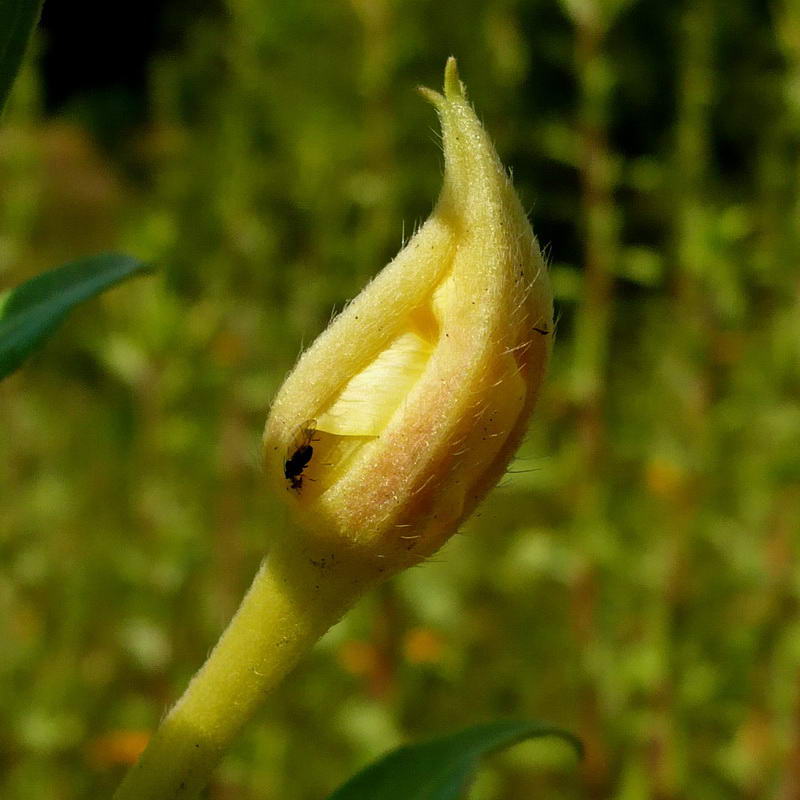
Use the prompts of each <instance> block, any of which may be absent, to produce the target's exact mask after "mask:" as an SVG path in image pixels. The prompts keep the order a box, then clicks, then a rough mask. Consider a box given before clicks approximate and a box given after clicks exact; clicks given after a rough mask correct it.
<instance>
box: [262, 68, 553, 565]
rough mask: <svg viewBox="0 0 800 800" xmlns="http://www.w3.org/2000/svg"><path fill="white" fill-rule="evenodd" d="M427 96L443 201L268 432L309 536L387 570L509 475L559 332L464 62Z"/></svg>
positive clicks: (268, 459) (285, 491) (290, 382)
mask: <svg viewBox="0 0 800 800" xmlns="http://www.w3.org/2000/svg"><path fill="white" fill-rule="evenodd" d="M420 91H421V92H422V94H423V95H424V96H425V97H426V98H427V99H428V100H430V101H431V102H432V103H433V105H434V106H435V107H436V110H437V112H438V114H439V118H440V121H441V126H442V134H443V143H444V159H445V171H444V184H443V188H442V191H441V194H440V196H439V200H438V202H437V204H436V207H435V209H434V211H433V213H432V214H431V216H430V217H429V219H428V220H427V221H426V222H425V224H424V225H423V226H422V227H421V228H420V229H419V230H418V231H417V232H416V234H415V235H414V236H413V237H412V238H411V239H410V240H409V241H408V243H407V244H406V245H405V247H403V249H402V250H401V251H400V253H399V254H398V255H397V256H396V257H395V258H394V260H393V261H392V262H391V263H390V264H389V265H388V266H386V267H385V268H384V269H383V271H382V272H381V273H380V274H379V275H378V276H377V277H376V278H375V279H374V280H373V281H372V282H371V283H370V284H369V285H368V286H367V287H366V288H365V289H364V290H363V291H362V292H361V294H359V295H358V297H356V299H355V300H353V301H352V302H351V303H350V304H349V305H348V306H347V307H346V308H345V310H344V311H343V312H342V313H341V314H340V315H339V316H338V317H336V318H335V319H334V320H333V322H332V323H331V324H330V326H329V327H328V329H327V330H326V331H324V332H323V333H322V334H321V335H320V336H319V337H318V338H317V340H316V341H315V342H314V343H313V345H312V346H311V347H310V348H309V349H308V350H307V351H306V352H305V353H304V354H303V355H302V357H301V358H300V360H299V362H298V363H297V366H296V367H295V369H294V371H293V372H292V373H291V375H290V376H289V377H288V378H287V380H286V382H285V383H284V385H283V387H282V388H281V389H280V391H279V392H278V395H277V397H276V398H275V401H274V403H273V406H272V410H271V412H270V415H269V418H268V420H267V424H266V429H265V431H264V439H263V447H264V457H265V464H266V471H267V475H268V479H269V481H270V482H271V483H272V484H274V485H275V486H276V487H277V489H278V490H279V491H280V493H281V494H282V495H283V496H284V497H285V498H286V500H287V501H288V503H289V504H290V506H291V507H292V509H293V510H294V512H295V516H296V517H297V519H298V521H299V522H300V525H301V527H302V528H303V529H304V530H305V532H306V535H307V536H309V537H311V539H312V541H315V542H317V543H318V544H319V545H320V547H327V548H329V549H331V548H340V549H341V550H342V551H344V552H348V553H350V554H358V556H359V557H362V558H367V559H370V560H374V562H375V564H376V566H377V567H378V568H379V569H380V570H381V571H382V572H384V571H385V572H388V573H391V572H395V571H397V570H399V569H401V568H403V567H405V566H408V565H409V564H412V563H415V562H417V561H419V560H420V559H422V558H424V557H425V556H428V555H430V554H431V553H433V552H434V551H435V550H436V549H437V548H438V547H439V546H440V545H441V544H442V543H443V542H444V541H445V540H446V539H447V538H448V537H449V536H450V535H451V534H452V533H453V532H454V531H455V530H456V529H457V527H458V525H459V524H460V523H461V521H462V520H464V519H465V518H466V516H467V515H468V514H469V513H470V512H471V511H472V510H473V509H474V508H475V506H476V504H477V503H478V502H479V501H480V500H481V499H482V498H483V497H484V495H485V494H486V492H487V491H488V490H489V489H490V488H491V487H492V486H493V485H494V484H495V483H496V482H497V481H498V480H499V478H500V477H501V476H502V475H503V473H504V471H505V469H506V467H507V465H508V462H509V461H510V459H511V458H512V456H513V454H514V452H515V450H516V448H517V447H518V445H519V442H520V440H521V438H522V436H523V434H524V431H525V428H526V425H527V422H528V418H529V416H530V413H531V411H532V409H533V406H534V403H535V401H536V396H537V393H538V390H539V386H540V384H541V382H542V378H543V375H544V372H545V367H546V365H547V360H548V356H549V353H550V345H551V340H552V330H553V327H552V300H551V293H550V289H549V285H548V279H547V273H546V269H545V265H544V262H543V259H542V255H541V252H540V250H539V247H538V244H537V242H536V239H535V237H534V235H533V232H532V230H531V228H530V225H529V223H528V220H527V218H526V216H525V213H524V211H523V208H522V206H521V204H520V201H519V199H518V198H517V196H516V194H515V192H514V189H513V187H512V185H511V182H510V180H509V178H508V175H507V174H506V172H505V170H504V169H503V166H502V165H501V163H500V161H499V159H498V157H497V154H496V153H495V151H494V148H493V146H492V144H491V141H490V140H489V137H488V136H487V135H486V133H485V131H484V130H483V128H482V127H481V124H480V123H479V122H478V119H477V117H476V116H475V112H474V111H473V109H472V107H471V105H470V104H469V103H468V102H467V100H466V98H465V93H464V87H463V85H462V84H461V82H460V80H459V77H458V71H457V67H456V62H455V59H453V58H451V59H449V60H448V62H447V66H446V69H445V82H444V94H443V95H442V94H439V93H438V92H434V91H432V90H430V89H421V90H420ZM331 552H332V553H334V552H336V551H335V550H333V549H331Z"/></svg>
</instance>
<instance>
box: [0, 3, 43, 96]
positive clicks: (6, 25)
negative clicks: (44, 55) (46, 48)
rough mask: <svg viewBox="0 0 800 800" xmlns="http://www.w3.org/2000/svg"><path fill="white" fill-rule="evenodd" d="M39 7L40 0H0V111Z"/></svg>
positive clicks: (15, 74)
mask: <svg viewBox="0 0 800 800" xmlns="http://www.w3.org/2000/svg"><path fill="white" fill-rule="evenodd" d="M41 11H42V0H0V111H2V110H3V106H4V105H5V104H6V99H7V98H8V93H9V92H10V91H11V86H12V84H13V83H14V78H16V76H17V72H18V71H19V65H20V64H21V63H22V57H23V56H24V55H25V50H27V48H28V42H29V41H30V38H31V34H32V33H33V29H34V28H35V27H36V23H37V22H38V21H39V14H40V13H41Z"/></svg>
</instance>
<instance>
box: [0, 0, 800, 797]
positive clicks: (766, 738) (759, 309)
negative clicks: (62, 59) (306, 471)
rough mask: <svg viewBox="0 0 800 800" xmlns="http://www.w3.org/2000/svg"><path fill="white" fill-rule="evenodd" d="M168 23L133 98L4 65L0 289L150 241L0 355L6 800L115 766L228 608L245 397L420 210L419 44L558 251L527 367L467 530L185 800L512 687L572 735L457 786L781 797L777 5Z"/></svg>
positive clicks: (703, 3)
mask: <svg viewBox="0 0 800 800" xmlns="http://www.w3.org/2000/svg"><path fill="white" fill-rule="evenodd" d="M183 27H184V35H183V37H182V39H181V42H180V44H179V45H178V47H177V49H176V50H174V51H171V52H169V53H163V54H161V55H159V56H157V57H155V58H154V59H153V61H152V64H151V69H150V81H149V86H150V94H149V97H150V102H149V105H148V109H147V115H146V117H147V118H146V120H145V121H143V122H142V121H137V122H136V123H133V122H131V123H130V124H126V123H125V121H124V116H123V118H122V119H123V121H122V123H120V122H119V119H117V118H114V119H107V118H106V117H104V116H103V108H104V107H103V106H102V105H101V104H100V103H99V101H98V103H97V104H96V105H95V106H92V98H91V97H89V98H88V99H87V100H86V102H85V103H84V104H83V105H82V106H76V107H74V108H72V109H66V110H65V111H64V112H63V113H61V114H59V115H58V116H55V117H53V116H46V115H45V114H44V113H43V112H42V110H41V99H40V89H39V86H40V84H39V80H38V78H37V70H36V67H35V64H32V65H30V66H29V67H28V69H27V72H25V73H24V74H23V76H22V78H21V80H20V82H19V83H18V85H17V87H16V89H15V95H14V97H13V98H12V104H11V107H10V109H9V111H8V112H7V114H6V115H5V118H4V120H3V125H2V127H0V281H1V282H2V286H0V288H2V287H5V286H7V285H11V284H14V283H18V282H20V281H21V280H23V279H25V278H27V277H30V276H31V275H33V274H35V273H36V272H38V271H40V270H41V269H44V268H46V267H49V266H52V265H53V264H56V263H61V262H63V261H66V260H70V259H74V258H77V257H79V256H81V255H85V254H89V253H92V252H96V251H98V250H101V249H103V250H105V249H120V250H125V251H129V252H132V253H133V254H135V255H136V256H139V257H142V258H144V259H147V260H151V261H153V262H154V263H156V264H157V265H159V266H160V274H159V275H158V276H156V277H155V278H146V279H140V280H138V281H136V282H133V283H131V284H129V285H126V286H124V287H122V288H119V289H115V290H114V291H113V292H111V293H110V294H108V295H107V296H105V297H103V298H101V299H100V300H95V301H92V303H91V304H90V305H88V306H86V307H84V308H83V309H81V310H79V311H78V312H77V313H75V314H74V315H73V317H72V318H71V319H70V321H69V322H68V323H67V324H66V326H65V327H64V328H63V329H62V331H61V334H60V335H59V336H57V337H56V338H55V339H54V340H52V341H51V342H50V343H49V344H48V345H47V347H46V349H45V350H44V351H43V352H42V353H40V354H39V355H37V356H35V357H34V358H32V359H31V360H30V361H29V362H28V363H27V364H26V366H25V367H24V368H23V369H22V370H21V371H20V372H19V373H17V374H16V375H14V376H12V377H11V378H9V379H8V380H6V381H5V382H4V383H3V384H2V385H0V559H1V560H0V564H2V566H1V567H0V643H2V644H0V795H2V797H3V798H5V800H18V799H20V800H21V798H26V800H27V798H33V797H47V798H54V799H58V800H62V799H63V800H72V798H90V797H91V798H95V797H104V796H108V795H109V793H110V792H111V789H112V787H113V786H114V785H115V784H116V783H117V781H118V780H119V778H120V775H121V774H122V771H123V770H124V767H125V765H126V764H127V763H128V762H129V761H130V759H131V758H133V757H134V754H135V751H136V749H137V747H138V746H139V745H140V744H141V740H142V737H143V735H144V734H145V732H146V731H148V730H151V729H152V728H153V726H155V725H156V723H157V722H158V720H159V718H160V716H161V714H162V712H163V710H164V708H165V706H166V705H167V704H169V703H170V702H171V701H173V700H174V699H175V698H176V697H177V696H178V695H179V693H180V692H181V690H182V688H183V687H184V686H185V684H186V681H187V680H188V678H189V676H190V675H191V674H192V672H193V671H194V670H195V669H196V668H197V666H198V665H199V664H200V663H201V662H202V660H203V658H204V656H205V654H206V652H207V650H208V649H209V647H210V646H211V645H212V643H213V642H214V641H215V639H216V637H217V635H218V633H219V632H220V630H221V629H222V627H223V626H224V624H225V623H226V621H227V619H228V618H229V616H230V615H231V613H232V612H233V610H234V609H235V607H236V605H237V603H238V600H239V598H240V596H241V595H242V593H243V591H244V589H245V588H246V586H247V584H248V583H249V581H250V579H251V577H252V575H253V573H254V571H255V569H256V566H257V564H258V561H259V559H260V558H261V557H262V555H263V554H264V552H265V550H266V548H267V546H268V542H269V540H270V536H271V532H272V531H274V530H275V528H276V527H277V526H279V525H283V524H285V522H284V518H283V516H282V512H281V511H280V509H279V507H278V505H277V504H276V503H275V502H274V501H273V499H272V498H270V497H269V496H268V494H267V493H266V492H265V491H264V489H263V487H262V478H261V475H260V473H259V467H258V438H259V432H260V428H261V426H262V424H263V420H264V418H265V413H266V409H267V406H268V403H269V400H270V397H271V396H272V394H273V393H274V391H275V390H276V388H277V386H278V385H279V384H280V382H281V380H282V378H283V376H284V374H285V373H286V371H287V370H288V369H289V368H290V367H291V365H292V363H293V361H294V359H295V357H296V355H297V353H298V351H299V349H300V347H301V342H306V343H308V342H309V341H310V340H311V339H312V338H313V337H314V336H315V335H316V334H317V333H318V332H319V331H320V330H321V329H322V328H323V327H324V326H325V323H326V321H327V319H328V318H329V315H330V313H331V309H332V308H333V307H341V305H342V304H343V303H344V302H345V300H346V299H347V298H349V297H352V296H353V295H354V294H355V293H357V291H358V290H359V288H360V287H361V286H362V285H363V284H364V283H365V282H366V281H367V280H368V279H369V277H370V276H372V275H373V274H374V273H375V272H376V271H377V270H378V269H379V268H380V267H381V266H383V265H384V264H385V263H386V261H387V260H388V259H389V258H390V257H391V255H392V254H393V253H394V252H395V251H396V250H397V249H398V248H399V246H400V243H401V237H402V236H403V234H404V232H405V235H408V233H409V232H410V231H411V230H412V228H413V226H414V225H415V224H416V223H418V222H419V221H421V220H422V219H424V218H425V216H426V215H427V213H428V211H429V209H430V208H431V206H432V204H433V201H434V199H435V196H436V193H437V191H438V185H439V181H440V174H441V163H440V162H441V157H440V153H439V152H438V151H437V144H436V136H435V134H434V133H432V132H431V131H432V130H435V120H434V115H433V113H432V111H431V109H430V108H428V107H427V106H426V104H425V103H424V102H422V101H421V100H420V99H419V98H418V97H417V96H416V95H415V93H414V92H413V91H412V89H413V87H414V86H415V85H416V84H418V83H425V84H428V85H433V86H438V85H439V84H440V81H441V71H442V68H443V66H444V61H445V58H446V56H447V55H449V54H451V53H452V54H455V55H456V56H457V57H458V58H459V63H460V67H461V72H462V76H463V77H464V80H465V81H466V83H467V85H468V87H469V89H470V92H471V96H472V98H473V100H474V102H475V104H476V106H477V108H478V110H479V113H480V115H481V117H482V119H483V120H484V121H485V124H486V127H487V128H488V130H489V131H490V132H491V134H492V135H493V137H494V139H495V141H496V144H497V147H498V151H499V152H500V154H501V157H502V158H503V160H504V161H505V163H507V164H508V165H510V166H511V167H512V168H513V170H514V175H515V182H516V184H517V186H518V189H519V191H520V193H521V195H522V197H523V200H524V202H525V203H526V204H527V205H528V206H529V207H530V209H531V216H532V220H533V224H534V228H535V230H536V231H537V233H538V235H539V237H540V240H541V241H542V243H543V244H544V245H545V246H546V247H547V250H548V253H549V256H550V260H551V263H552V275H553V281H554V285H555V290H556V295H557V304H558V311H559V315H560V322H559V328H558V336H557V339H556V345H555V352H554V358H553V365H552V373H551V376H550V380H549V383H548V386H547V390H546V392H545V395H544V396H543V398H542V401H541V403H540V406H539V409H538V411H537V414H536V418H535V421H534V425H533V427H532V430H531V434H530V437H529V439H528V441H527V442H526V444H525V446H524V448H523V451H522V453H521V454H520V458H519V459H518V460H517V462H516V463H515V465H514V467H513V471H512V473H511V474H509V476H508V478H507V480H505V481H504V485H503V486H502V488H500V489H498V490H497V491H496V492H495V493H494V494H493V495H492V497H491V498H490V500H489V501H488V502H487V503H486V504H485V506H484V507H483V508H482V509H481V511H480V512H479V514H478V515H476V518H475V519H473V520H472V521H471V522H470V523H469V524H468V525H467V526H466V528H465V530H464V535H463V536H459V537H456V539H455V540H454V541H452V542H451V543H450V544H448V546H447V547H446V548H445V549H444V550H443V551H442V553H441V554H440V555H439V556H438V557H437V558H436V559H434V560H433V561H432V562H431V563H428V564H426V565H424V566H422V567H421V568H419V569H415V570H413V571H411V572H410V573H409V574H406V575H403V576H401V577H400V578H398V579H396V580H394V581H393V582H392V583H391V584H390V585H388V586H386V587H385V588H384V589H383V590H381V591H380V592H378V593H376V594H374V595H372V596H370V597H369V598H367V599H366V600H365V601H364V602H363V603H362V604H361V605H360V606H359V607H358V608H357V609H356V610H355V612H354V613H352V614H351V615H350V616H349V617H348V618H347V619H346V620H345V621H344V622H343V623H342V624H341V625H340V626H339V627H337V628H336V629H335V630H334V631H333V632H332V633H331V634H330V635H329V636H328V637H327V638H326V639H325V640H324V642H323V643H322V645H321V646H320V647H319V648H318V649H317V650H316V651H315V653H314V655H313V656H312V657H311V658H309V659H308V660H307V661H306V662H305V663H304V664H303V665H302V666H301V667H300V668H299V669H298V670H297V671H296V672H295V673H294V674H293V676H292V677H291V678H290V679H289V681H288V682H287V683H286V684H285V685H284V686H283V687H282V688H281V689H280V691H278V692H277V693H276V694H275V695H274V696H273V697H272V698H271V699H270V701H269V703H268V704H267V706H266V708H265V710H264V712H263V713H262V714H261V715H260V716H259V718H258V719H257V720H256V722H255V723H254V724H253V725H251V726H250V728H249V729H248V731H247V733H246V735H245V736H243V738H242V739H241V741H240V742H239V744H238V746H237V747H236V749H235V750H234V751H233V752H232V753H231V754H230V755H229V757H227V758H226V760H225V762H224V763H223V765H222V766H221V768H220V770H219V772H218V775H217V778H216V782H215V784H214V785H213V786H212V787H211V788H210V790H209V797H211V798H214V800H222V799H223V798H237V799H239V800H257V799H259V800H260V799H261V798H281V800H315V798H322V797H324V796H325V795H326V794H327V793H328V792H330V791H331V790H332V789H333V788H334V787H335V786H336V785H337V784H338V783H340V782H341V781H342V780H343V779H344V778H345V777H347V776H348V775H349V774H350V773H351V772H352V771H354V770H355V769H356V768H357V767H359V766H361V765H363V764H364V763H365V762H366V761H367V760H368V759H369V758H371V757H373V756H375V755H377V754H379V753H381V752H383V751H384V750H385V749H387V748H389V747H391V746H393V745H395V744H398V743H400V742H401V741H405V740H407V739H408V738H410V737H416V736H420V735H429V734H432V733H434V732H437V731H440V730H443V729H448V728H454V727H457V726H459V725H461V724H470V723H472V722H476V721H479V720H482V719H490V718H495V717H497V716H503V715H512V716H515V717H533V718H538V719H546V720H548V721H550V722H552V723H556V724H560V725H562V726H564V727H566V728H568V729H571V730H574V731H575V732H576V733H578V734H579V735H580V736H581V737H582V738H583V740H584V742H585V744H586V747H587V757H586V760H585V763H584V764H583V765H582V766H581V767H580V768H579V769H577V770H576V768H575V765H574V763H573V759H572V757H571V756H570V754H569V752H568V750H567V749H566V748H565V747H563V746H558V745H549V746H546V745H542V744H531V745H523V746H520V747H519V748H517V749H515V750H513V751H511V752H510V753H509V754H506V755H503V756H499V757H497V758H495V759H494V760H493V761H492V763H491V764H490V766H489V767H488V769H487V770H486V771H485V772H484V774H483V775H482V777H481V779H480V781H479V783H478V785H477V787H476V788H475V790H474V792H473V794H472V795H471V796H472V797H474V798H476V799H478V800H517V799H518V798H528V797H548V798H549V797H559V798H598V800H599V799H600V798H619V800H638V798H658V800H669V799H671V798H709V800H717V799H720V800H721V799H722V798H775V800H788V798H793V797H796V796H797V794H798V792H800V617H798V610H799V604H798V600H799V599H800V573H799V572H798V568H797V565H796V562H797V557H798V549H799V548H800V541H798V531H800V448H799V447H798V442H800V403H798V400H799V399H800V271H798V256H799V255H800V227H799V226H798V223H799V222H800V193H799V192H798V185H799V184H798V179H799V178H800V89H798V87H800V2H798V0H774V2H772V3H762V2H757V1H756V0H732V1H731V2H722V0H694V1H693V2H689V0H686V1H685V2H682V3H667V2H645V0H562V2H560V3H559V2H557V0H492V1H491V2H478V0H465V1H464V2H459V3H456V2H449V1H445V0H439V1H438V2H432V1H431V0H405V2H400V0H349V1H348V0H331V2H327V3H312V2H310V1H309V0H300V1H299V2H296V3H282V2H279V0H220V3H219V5H218V6H216V7H214V8H211V7H209V8H208V9H207V10H206V12H205V13H203V14H199V13H197V12H196V11H192V12H191V13H188V12H186V19H185V21H184V24H183ZM98 69H102V65H98ZM104 125H105V127H104ZM114 126H116V128H115V127H114ZM109 127H110V128H111V129H113V132H114V135H113V136H111V137H110V139H109V137H108V136H105V135H104V134H106V133H107V132H108V129H109ZM101 142H102V143H101ZM109 142H110V143H109Z"/></svg>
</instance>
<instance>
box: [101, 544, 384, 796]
mask: <svg viewBox="0 0 800 800" xmlns="http://www.w3.org/2000/svg"><path fill="white" fill-rule="evenodd" d="M369 574H370V573H368V572H367V571H366V570H365V569H364V567H363V566H362V567H358V566H355V565H354V564H350V563H345V562H343V561H342V560H341V559H340V558H333V557H331V555H330V553H328V554H326V553H324V552H317V551H316V550H311V549H309V548H308V547H303V546H301V545H300V543H299V542H298V541H294V542H292V543H288V542H287V543H286V545H280V546H277V547H276V548H275V549H274V550H273V551H272V552H270V555H269V558H267V559H266V561H265V562H264V563H263V564H262V566H261V568H260V570H259V571H258V574H257V575H256V577H255V579H254V580H253V584H252V586H251V587H250V589H249V591H248V592H247V594H246V595H245V597H244V600H242V604H241V606H240V607H239V610H238V611H237V612H236V614H235V616H234V617H233V619H232V620H231V623H230V625H229V626H228V628H227V630H226V631H225V632H224V633H223V635H222V638H221V639H220V640H219V642H218V643H217V646H216V647H215V648H214V650H213V651H212V653H211V655H210V656H209V657H208V660H207V661H206V663H205V664H204V665H203V667H202V668H201V670H200V671H199V672H198V673H197V674H196V675H195V677H194V678H193V679H192V682H191V683H190V684H189V687H188V688H187V689H186V692H185V693H184V695H183V697H182V698H181V699H180V700H179V701H178V702H177V704H176V705H175V706H174V707H173V709H172V710H171V711H170V712H169V714H168V715H167V716H166V718H165V719H164V721H163V722H162V724H161V726H160V728H159V729H158V730H157V731H156V733H155V735H154V736H153V738H152V740H151V742H150V744H149V746H148V748H147V750H146V751H145V752H144V754H143V755H142V757H141V759H140V760H139V762H138V763H137V764H136V765H135V766H134V767H133V768H132V769H131V771H130V772H129V773H128V775H127V776H126V778H125V780H124V781H123V783H122V785H121V786H120V788H119V789H118V790H117V793H116V794H115V795H114V798H115V800H172V799H173V798H180V799H181V800H188V798H193V797H196V796H197V795H198V793H199V792H200V791H201V790H202V789H203V787H204V786H205V784H206V782H207V780H208V777H209V775H210V773H211V771H212V769H213V768H214V767H215V765H216V763H217V761H218V760H219V759H220V757H221V756H222V754H223V753H224V752H225V750H226V749H227V748H228V747H229V745H230V744H231V742H232V741H233V740H234V738H235V737H236V735H237V734H238V733H239V731H240V730H241V728H242V727H243V726H244V724H245V723H246V722H247V721H248V720H249V719H250V718H251V717H252V716H253V714H254V713H255V712H256V711H257V709H258V707H259V706H260V705H261V703H262V702H263V700H264V697H265V696H266V694H267V693H268V692H269V691H270V690H271V689H272V688H273V687H275V686H276V685H277V684H278V683H279V682H280V681H281V679H282V678H283V677H284V676H285V675H286V674H287V673H288V672H289V671H290V670H291V669H292V668H293V667H294V666H295V664H296V663H297V662H298V660H299V659H300V658H301V657H302V656H303V655H304V654H305V653H306V652H308V651H309V650H310V649H311V647H312V646H313V645H314V643H315V642H316V641H317V640H318V639H319V638H320V637H321V636H322V635H323V634H324V633H325V632H326V631H327V630H328V628H330V627H331V625H333V624H334V623H335V622H337V621H338V620H339V618H340V617H341V616H342V614H344V612H345V611H346V610H347V609H348V608H349V607H350V606H351V605H353V603H354V602H355V601H356V600H357V599H358V597H359V596H360V595H361V594H363V592H364V591H365V590H366V589H367V588H369V587H370V586H371V585H373V584H374V583H375V581H374V580H373V579H371V578H370V577H369Z"/></svg>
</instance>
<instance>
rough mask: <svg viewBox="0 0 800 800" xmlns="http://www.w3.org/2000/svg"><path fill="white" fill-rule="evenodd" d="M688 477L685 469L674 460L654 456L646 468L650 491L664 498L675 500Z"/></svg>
mask: <svg viewBox="0 0 800 800" xmlns="http://www.w3.org/2000/svg"><path fill="white" fill-rule="evenodd" d="M685 478H686V472H685V470H684V469H683V468H682V467H680V466H679V465H678V464H676V463H675V462H673V461H668V460H667V459H664V458H658V457H657V458H653V459H651V460H650V462H649V463H648V464H647V467H646V468H645V484H646V485H647V489H648V491H649V492H650V493H651V494H653V495H655V496H656V497H659V498H661V499H662V500H674V499H675V498H676V497H677V496H678V495H679V494H680V492H681V490H682V488H683V485H684V481H685Z"/></svg>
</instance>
